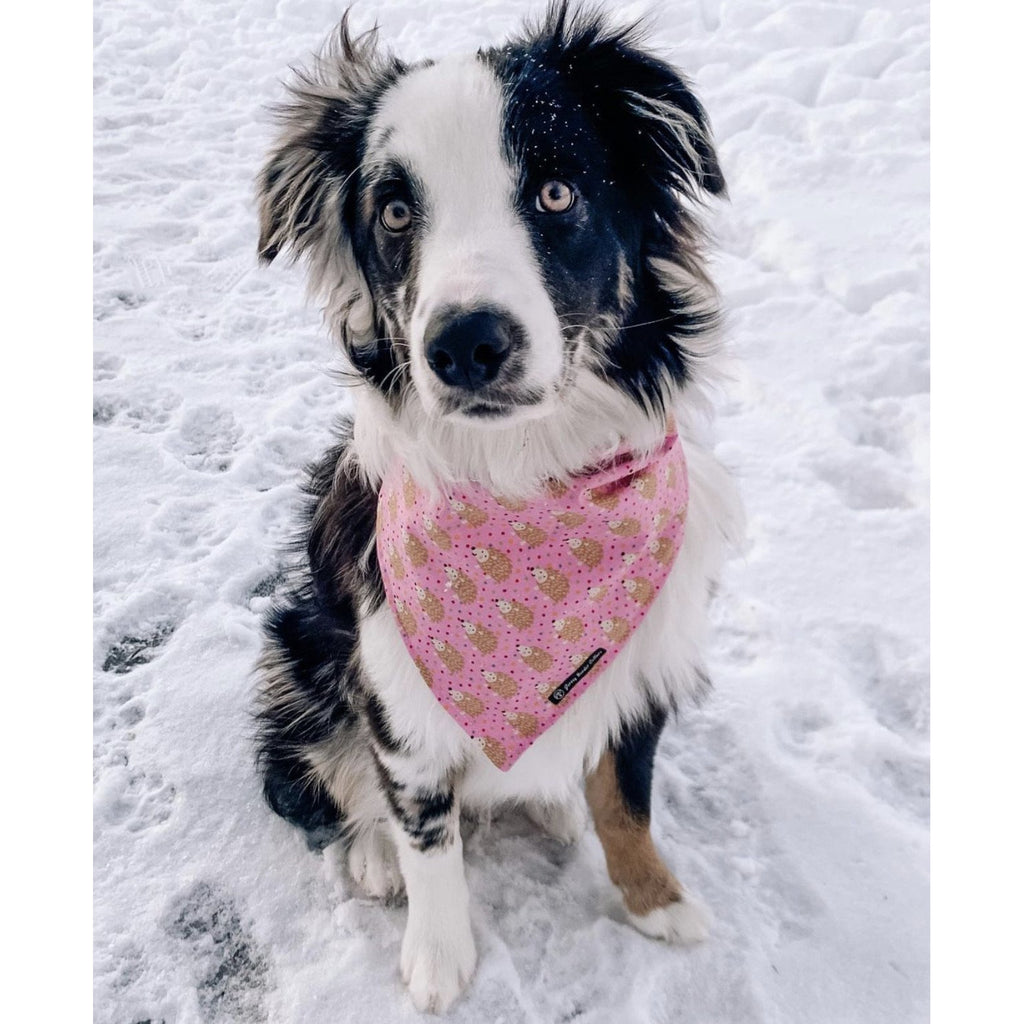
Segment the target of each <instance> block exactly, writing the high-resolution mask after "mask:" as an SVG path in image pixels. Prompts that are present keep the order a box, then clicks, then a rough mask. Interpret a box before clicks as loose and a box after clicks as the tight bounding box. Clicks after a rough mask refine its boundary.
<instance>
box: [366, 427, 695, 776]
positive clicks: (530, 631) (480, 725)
mask: <svg viewBox="0 0 1024 1024" xmlns="http://www.w3.org/2000/svg"><path fill="white" fill-rule="evenodd" d="M687 499H688V485H687V475H686V460H685V456H684V454H683V450H682V446H681V445H680V443H679V439H678V437H677V436H676V435H675V434H672V435H670V436H669V437H668V438H666V440H665V443H664V445H663V446H662V447H661V449H660V450H659V451H657V452H656V453H655V454H654V455H652V456H649V457H644V458H640V457H638V456H634V455H631V454H629V453H623V454H620V455H617V456H616V457H615V458H614V459H612V460H611V462H609V463H607V464H605V465H603V466H600V467H598V468H596V469H594V470H592V471H590V472H587V473H585V474H582V475H580V476H577V477H574V478H572V479H570V481H569V482H568V484H563V483H558V484H555V483H552V484H551V485H550V486H549V487H548V488H547V489H546V493H544V494H543V495H542V496H541V497H539V498H536V499H533V500H529V501H520V500H510V499H507V498H503V497H500V496H494V495H492V494H490V493H489V492H488V491H487V490H485V489H484V488H483V487H481V486H479V485H476V484H464V485H461V486H460V488H459V489H458V490H457V491H455V492H448V493H446V494H444V495H441V496H438V495H431V494H429V493H428V492H427V491H426V490H425V489H421V488H419V487H417V485H416V484H415V482H414V481H413V480H412V478H411V477H410V476H409V474H408V472H407V471H406V470H405V468H404V467H403V466H402V465H401V464H400V463H396V464H395V465H393V466H392V467H391V469H390V470H389V471H388V473H387V474H386V475H385V478H384V480H383V482H382V485H381V490H380V497H379V501H378V505H377V551H378V552H379V553H380V558H379V561H380V568H381V575H382V577H383V580H384V589H385V591H386V593H387V597H388V603H389V604H390V606H391V609H392V611H393V612H394V614H395V618H396V620H397V622H398V626H399V629H400V630H401V633H402V638H403V640H404V642H405V645H406V647H407V648H408V651H409V654H410V655H411V656H412V658H413V661H414V662H415V663H416V667H417V668H418V670H419V672H420V675H421V676H422V677H423V683H424V685H425V686H428V687H429V688H430V690H431V692H432V693H433V694H434V696H435V697H436V698H437V700H438V701H439V702H440V703H441V705H442V707H444V709H445V710H446V711H447V712H448V714H450V715H451V716H452V718H454V719H455V721H456V722H457V723H458V724H459V726H460V727H461V728H462V729H463V730H465V732H466V733H468V735H469V736H471V737H472V738H473V739H474V740H475V741H476V743H477V744H478V745H479V746H480V748H481V750H482V751H483V752H484V754H485V755H486V756H487V757H488V758H489V759H490V760H491V762H492V763H493V764H494V765H495V766H496V767H498V768H500V769H501V770H502V771H507V770H508V769H509V768H511V767H512V765H513V764H515V762H516V761H517V760H518V758H519V757H521V756H522V754H523V752H524V751H525V750H526V749H527V748H528V747H529V746H530V745H531V744H532V743H533V742H534V741H535V740H536V739H537V738H538V737H539V736H540V735H541V734H542V733H543V732H544V731H545V730H546V729H548V728H550V727H551V726H552V725H553V724H554V723H555V722H556V721H557V720H558V717H559V716H560V715H561V714H562V712H563V711H565V709H566V708H567V707H569V706H570V705H571V704H572V703H573V702H574V701H576V700H579V698H580V697H581V695H582V694H583V693H584V692H585V691H586V689H587V688H588V687H589V686H591V685H593V684H594V682H595V681H596V680H598V679H599V678H600V675H601V672H602V671H603V670H604V669H605V668H607V667H608V665H610V664H611V662H612V661H613V660H614V659H615V657H616V655H617V654H618V653H619V652H620V651H621V650H622V648H623V647H624V646H625V645H626V643H627V642H628V640H629V638H630V636H631V635H632V634H633V632H634V631H635V630H636V628H637V626H638V625H639V624H640V622H641V621H642V620H643V617H644V615H645V614H646V613H647V610H648V609H649V608H650V606H651V604H652V602H653V601H654V599H655V597H656V596H657V594H658V591H659V590H660V589H661V587H662V585H663V584H664V582H665V580H666V579H667V578H668V574H669V572H670V571H671V569H672V565H673V564H674V562H675V559H676V556H677V554H678V552H679V549H680V546H681V544H682V541H683V534H684V530H685V526H686V506H687Z"/></svg>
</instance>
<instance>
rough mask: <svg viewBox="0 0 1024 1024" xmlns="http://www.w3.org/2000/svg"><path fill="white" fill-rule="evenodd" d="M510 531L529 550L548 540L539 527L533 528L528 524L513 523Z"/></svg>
mask: <svg viewBox="0 0 1024 1024" xmlns="http://www.w3.org/2000/svg"><path fill="white" fill-rule="evenodd" d="M512 529H513V531H514V532H515V535H516V536H517V537H518V538H519V539H520V540H521V541H522V542H523V543H524V544H527V545H529V546H530V547H531V548H535V547H536V546H537V545H538V544H543V543H544V541H546V540H547V539H548V535H547V534H546V533H545V532H544V531H543V530H542V529H541V528H540V527H539V526H533V525H531V524H530V523H513V524H512Z"/></svg>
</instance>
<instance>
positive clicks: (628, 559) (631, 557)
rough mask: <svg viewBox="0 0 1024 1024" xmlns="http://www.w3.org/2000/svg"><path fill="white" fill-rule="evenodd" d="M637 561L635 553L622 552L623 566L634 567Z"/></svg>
mask: <svg viewBox="0 0 1024 1024" xmlns="http://www.w3.org/2000/svg"><path fill="white" fill-rule="evenodd" d="M635 561H636V552H635V551H623V552H622V563H623V565H632V564H633V563H634V562H635Z"/></svg>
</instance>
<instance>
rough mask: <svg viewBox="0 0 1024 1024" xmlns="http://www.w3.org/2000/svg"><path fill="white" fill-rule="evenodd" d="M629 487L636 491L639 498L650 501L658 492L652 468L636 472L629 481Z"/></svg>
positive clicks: (656, 477)
mask: <svg viewBox="0 0 1024 1024" xmlns="http://www.w3.org/2000/svg"><path fill="white" fill-rule="evenodd" d="M629 486H630V487H632V488H633V490H634V491H636V492H637V493H638V494H639V495H640V497H641V498H645V499H646V500H647V501H650V500H651V498H653V497H654V496H655V495H656V494H657V493H658V476H657V474H656V473H654V472H653V471H652V470H649V469H645V470H643V471H642V472H640V473H637V475H636V476H635V477H633V479H632V481H631V482H630V485H629Z"/></svg>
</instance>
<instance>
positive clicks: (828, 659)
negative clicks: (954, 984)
mask: <svg viewBox="0 0 1024 1024" xmlns="http://www.w3.org/2000/svg"><path fill="white" fill-rule="evenodd" d="M536 9H537V5H535V4H525V3H518V2H510V0H502V2H497V0H482V2H481V0H477V2H474V3H472V4H471V3H469V2H468V0H443V2H442V0H438V2H435V3H431V4H426V3H418V2H415V0H394V2H385V0H382V2H380V3H379V4H377V5H376V6H373V7H371V6H369V5H367V6H366V7H365V8H361V7H357V8H356V11H355V14H354V18H355V21H356V24H357V25H368V24H369V23H370V22H371V21H372V20H373V18H374V16H377V17H379V20H380V22H381V26H382V33H383V36H384V38H385V39H386V40H387V41H389V42H390V43H391V44H393V45H394V46H395V48H396V49H398V50H399V52H401V53H403V54H404V55H405V56H407V57H409V58H417V57H421V56H426V55H430V54H436V53H439V52H446V51H450V50H455V49H471V48H473V47H475V46H477V45H480V44H484V43H490V42H494V41H497V40H500V39H501V38H502V36H503V35H505V34H506V33H507V32H508V31H509V30H510V29H512V28H513V27H514V26H515V25H516V24H517V23H518V22H519V20H520V18H521V17H522V15H523V13H525V12H526V11H529V10H534V11H535V10H536ZM616 9H617V10H619V11H620V13H621V14H622V15H623V17H628V16H632V15H636V14H639V13H641V12H642V11H643V9H644V7H643V5H641V4H635V3H630V4H624V5H618V6H617V8H616ZM339 15H340V7H339V6H338V5H336V4H334V3H326V2H316V0H274V2H270V0H254V2H247V3H241V2H240V3H237V4H232V5H227V4H214V3H205V4H203V3H194V2H187V0H186V2H184V3H181V4H175V5H152V4H146V3H141V2H139V0H100V2H99V3H98V4H97V5H96V8H95V22H96V25H95V76H96V77H95V82H96V85H95V89H96V92H95V113H96V130H95V176H96V186H95V243H94V254H95V255H94V258H95V317H96V325H95V347H96V352H95V361H94V367H95V371H94V377H95V406H94V424H95V426H94V435H95V436H94V445H95V447H94V452H95V473H94V488H95V544H94V557H95V652H96V653H95V737H94V738H95V774H94V780H95V809H94V827H95V846H94V858H95V860H94V885H95V890H94V893H95V905H94V939H95V1002H94V1009H95V1015H96V1019H97V1020H98V1021H120V1022H132V1021H146V1020H150V1021H154V1022H155V1021H158V1020H162V1021H166V1022H172V1021H173V1022H179V1021H181V1022H189V1021H213V1022H236V1021H246V1022H249V1021H261V1020H268V1021H273V1022H286V1024H291V1022H320V1021H324V1022H326V1021H332V1022H333V1021H349V1020H352V1021H355V1020H366V1021H386V1022H391V1021H395V1022H400V1021H405V1020H410V1021H411V1020H415V1019H417V1017H418V1015H417V1014H416V1012H415V1011H414V1010H413V1008H412V1006H411V1004H410V1002H409V999H408V997H407V996H406V994H405V992H404V990H403V987H402V984H401V980H400V978H399V975H398V953H399V947H400V942H401V935H402V928H403V924H404V917H405V911H404V908H402V907H400V906H382V905H380V904H378V903H375V902H373V901H370V900H367V899H364V898H362V897H361V896H360V895H359V894H358V893H357V892H355V891H354V890H353V888H352V887H351V885H350V883H349V882H348V881H347V880H346V879H345V877H344V875H343V874H342V872H341V871H340V870H339V868H338V866H337V864H336V861H335V858H334V857H333V856H332V853H331V851H328V852H327V854H326V855H325V856H320V855H317V854H313V853H310V852H308V851H307V850H306V848H305V844H304V842H303V839H302V837H301V836H299V835H298V834H297V833H296V832H294V831H293V830H292V829H290V828H289V826H287V825H286V824H285V823H284V822H282V821H280V820H279V819H277V818H275V817H274V816H273V815H272V814H271V813H270V812H269V811H268V810H267V809H266V807H265V806H264V805H263V803H262V801H261V798H260V794H259V788H258V784H257V781H256V778H255V775H254V771H253V766H252V761H251V752H250V748H249V744H248V736H249V733H250V730H251V724H250V721H249V718H248V705H249V700H250V696H251V692H252V679H251V676H250V674H249V673H250V669H251V667H252V664H253V661H254V659H255V657H256V654H257V650H258V643H259V615H260V613H261V611H262V610H263V609H264V608H265V607H266V605H267V602H268V600H269V597H268V595H269V594H270V593H271V592H272V590H273V587H274V584H275V579H276V576H277V573H278V572H279V570H280V567H281V564H282V557H283V556H282V549H283V546H284V545H285V543H286V542H287V541H288V540H289V538H290V530H291V517H292V513H293V510H294V507H295V501H296V498H297V494H298V482H299V473H298V470H299V467H301V466H302V465H303V464H304V463H305V462H307V461H308V460H310V459H311V458H313V457H315V456H316V455H317V454H318V453H319V452H320V450H321V449H322V447H323V446H324V444H325V443H326V441H327V438H328V433H329V427H330V424H331V421H332V419H333V418H334V416H335V415H336V414H337V413H338V412H339V411H340V410H342V409H343V408H345V405H346V395H345V393H344V391H343V389H341V388H340V387H339V386H338V385H337V384H336V383H335V382H334V381H333V380H332V379H331V377H330V376H329V374H328V373H327V372H325V371H327V370H328V369H329V368H330V366H331V365H332V361H333V358H334V355H333V353H332V351H331V348H330V345H329V343H328V341H327V340H326V336H325V334H324V331H323V330H322V328H321V326H320V323H319V317H318V315H317V313H316V311H315V310H312V309H310V308H309V307H308V306H307V305H306V303H305V302H304V299H303V291H302V289H303V285H302V280H301V274H300V272H299V271H298V270H296V269H292V268H288V267H287V266H280V267H277V266H275V267H272V268H270V269H266V270H262V269H258V268H257V267H256V266H255V258H254V257H255V243H256V228H255V221H254V209H253V203H252V180H253V177H254V174H255V172H256V170H257V168H258V166H259V164H260V161H261V159H262V157H263V154H264V151H265V148H266V146H267V142H268V139H269V137H270V134H271V128H270V124H269V119H268V117H267V115H266V112H265V106H266V104H268V103H269V102H272V101H273V100H275V99H277V98H279V97H280V95H281V93H280V85H279V80H280V78H281V77H282V75H283V73H284V72H285V69H286V68H287V66H288V65H289V64H292V63H296V62H298V61H301V60H302V59H303V58H304V57H305V56H306V55H307V54H308V53H309V52H310V51H311V50H313V49H314V48H315V47H316V46H317V45H318V44H319V42H320V40H321V39H322V37H323V36H324V35H325V33H326V32H327V30H328V29H329V28H330V27H331V25H332V24H333V23H334V22H335V21H336V20H337V17H338V16H339ZM655 25H656V30H655V33H654V36H653V39H654V42H655V44H656V45H657V46H658V47H659V49H660V50H661V52H663V53H664V54H666V55H667V56H669V57H670V58H671V59H672V60H673V61H675V62H676V63H678V64H679V65H680V66H681V67H683V68H684V69H685V70H686V71H687V72H688V73H689V74H690V75H691V76H692V77H693V78H694V80H695V81H696V83H697V86H698V89H699V92H700V95H701V96H702V98H703V99H704V101H705V103H706V105H707V107H708V109H709V111H710V113H711V116H712V120H713V123H714V125H715V129H716V134H717V138H718V140H719V147H720V154H721V156H722V160H723V165H724V168H725V172H726V177H727V180H728V181H729V186H730V193H731V203H730V204H729V205H727V206H723V207H721V208H719V209H717V210H716V211H715V220H714V226H715V229H716V234H717V238H718V247H719V252H718V257H717V259H716V262H715V276H716V278H717V280H718V281H719V283H720V285H721V287H722V290H723V293H724V298H725V304H726V307H727V309H728V310H729V317H730V326H729V337H730V344H731V348H732V351H733V353H734V354H735V356H736V360H735V363H734V366H733V378H734V379H733V381H732V382H731V384H730V385H729V386H728V387H727V388H725V389H723V391H722V392H721V393H720V394H719V395H718V396H717V401H716V404H717V408H718V423H717V436H718V438H719V439H720V440H719V444H718V449H717V451H718V455H719V457H720V458H721V459H722V460H723V461H724V462H726V464H727V465H729V466H730V468H731V469H732V471H733V472H734V474H735V476H736V478H737V480H738V482H739V484H740V487H741V489H742V491H743V495H744V500H745V502H746V505H747V508H748V512H749V515H750V527H749V536H748V541H747V543H746V545H745V547H744V550H743V551H742V552H739V553H738V554H737V557H736V558H735V559H734V560H733V561H732V562H730V564H729V566H728V568H727V571H726V574H725V577H724V580H723V585H722V589H721V593H720V595H719V598H718V600H717V603H716V605H715V613H714V618H715V635H714V644H713V649H712V658H711V668H712V669H713V672H712V674H713V678H714V680H715V683H716V689H715V692H714V694H713V696H712V698H711V700H710V701H709V702H708V703H707V704H706V705H705V706H704V707H702V708H701V709H699V710H692V711H686V712H685V714H683V715H682V716H681V717H680V720H679V721H678V722H677V723H675V724H674V725H672V726H671V727H670V728H669V730H668V732H667V734H666V736H665V739H664V741H663V743H662V746H661V749H660V751H659V756H658V769H657V779H656V788H655V794H654V822H655V825H654V831H655V839H656V841H657V842H658V844H659V846H660V848H661V849H662V851H663V852H664V854H665V857H666V859H667V861H668V862H669V863H670V864H671V865H672V866H673V867H674V868H675V870H676V872H677V874H678V875H679V876H680V878H681V879H682V880H683V881H684V882H685V883H686V884H687V885H688V886H689V887H690V888H692V889H693V891H694V892H696V893H697V894H699V896H700V897H701V899H702V900H703V901H704V902H705V903H706V904H707V905H708V906H709V907H710V908H711V910H712V912H713V914H714V917H715V924H714V928H713V932H712V936H711V938H710V939H709V941H708V942H707V943H705V944H704V945H703V946H701V947H699V948H697V949H694V950H679V949H676V948H671V947H668V946H665V945H663V944H658V943H654V942H651V941H650V940H648V939H646V938H644V937H643V936H642V935H640V934H639V933H637V932H636V931H634V930H633V929H631V928H630V927H629V926H628V925H627V923H626V921H625V914H624V911H623V910H622V909H621V907H620V905H619V903H618V899H617V896H616V893H615V891H614V889H613V888H612V886H611V884H610V883H609V881H608V879H607V875H606V873H605V870H604V865H603V860H602V855H601V851H600V847H599V845H598V842H597V839H596V837H595V835H594V834H593V830H592V829H589V828H588V830H587V832H586V833H585V835H584V837H583V838H582V839H581V840H580V842H579V843H578V844H577V845H576V846H574V847H564V846H561V845H560V844H558V843H557V842H555V841H554V840H552V839H548V838H546V837H544V836H542V835H540V834H538V832H537V830H536V829H535V827H533V826H532V825H531V824H530V823H529V822H528V820H527V819H526V818H525V817H524V816H522V815H520V814H509V815H505V816H502V817H500V818H496V819H495V820H494V821H493V822H490V823H482V824H480V825H477V826H476V827H475V828H474V829H472V831H469V830H467V836H466V862H467V872H468V878H469V885H470V891H471V893H472V894H473V900H474V907H473V926H474V930H475V934H476V937H477V943H478V947H479V952H480V966H479V968H478V971H477V975H476V977H475V979H474V981H473V983H472V985H471V987H470V988H469V990H468V992H467V993H466V995H465V996H464V997H463V999H462V1000H460V1001H459V1002H458V1003H457V1004H456V1005H455V1007H454V1008H453V1010H452V1012H451V1014H450V1016H451V1019H452V1020H454V1021H462V1022H467V1024H469V1022H472V1024H477V1022H479V1021H484V1020H486V1021H488V1022H492V1024H513V1022H520V1021H523V1022H531V1024H534V1022H536V1024H549V1022H556V1021H570V1020H571V1021H575V1022H580V1024H587V1022H605V1021H616V1022H619V1021H623V1022H633V1021H636V1022H650V1024H663V1022H664V1024H669V1022H672V1024H685V1022H693V1024H717V1022H722V1024H747V1022H762V1021H763V1022H780V1024H800V1022H808V1024H822V1022H829V1024H845V1022H858V1024H876V1022H881V1021H899V1022H901V1024H902V1022H908V1024H913V1022H919V1021H924V1020H926V1019H927V1016H928V873H929V849H928V815H929V703H928V597H927V589H928V588H927V578H928V536H929V518H928V507H927V502H928V411H929V405H928V222H927V208H928V134H927V131H928V84H929V83H928V58H929V39H928V7H927V4H926V3H923V2H920V0H906V2H901V0H877V2H871V0H846V2H841V0H821V2H816V3H814V4H801V3H790V4H780V3H778V2H777V0H770V2H769V0H699V2H698V0H694V2H692V3H687V4H672V5H669V4H664V5H662V6H661V7H660V9H659V10H658V12H657V14H656V22H655Z"/></svg>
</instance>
